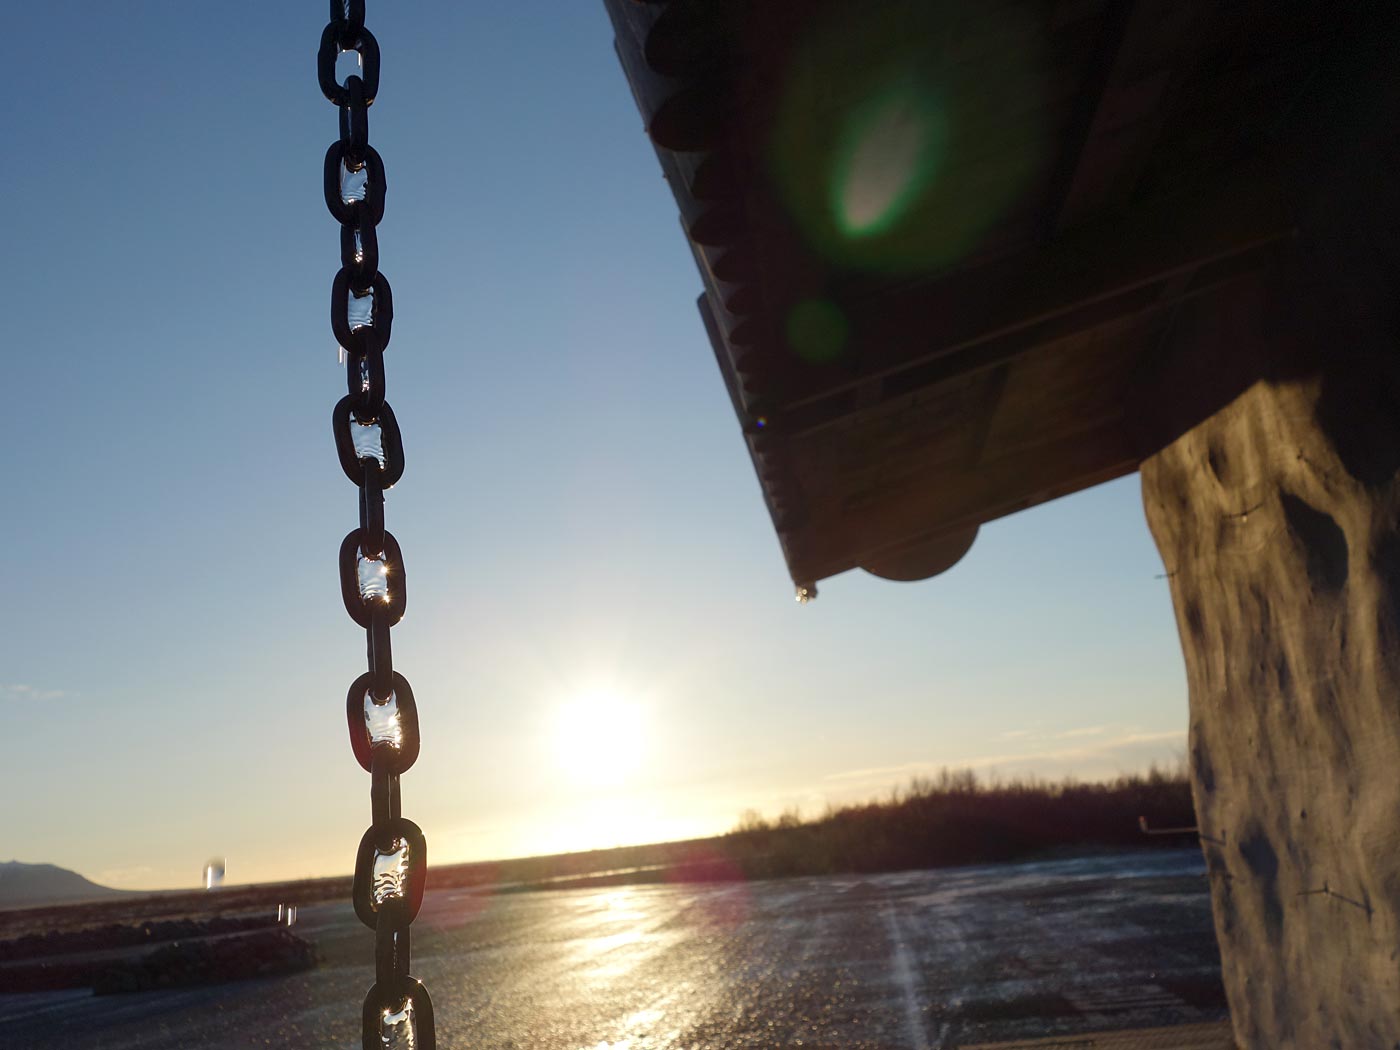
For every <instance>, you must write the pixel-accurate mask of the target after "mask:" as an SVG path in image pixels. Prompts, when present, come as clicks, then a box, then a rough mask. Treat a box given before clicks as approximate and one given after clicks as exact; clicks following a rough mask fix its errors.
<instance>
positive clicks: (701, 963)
mask: <svg viewBox="0 0 1400 1050" xmlns="http://www.w3.org/2000/svg"><path fill="white" fill-rule="evenodd" d="M1204 870H1205V869H1204V865H1203V863H1202V861H1201V856H1200V852H1199V850H1196V849H1187V850H1154V851H1150V852H1140V853H1132V854H1118V855H1110V856H1103V857H1094V858H1080V859H1067V860H1055V861H1044V862H1038V863H1031V864H1017V865H997V866H989V867H976V868H953V869H942V870H937V871H920V872H905V873H898V874H891V875H876V876H869V877H855V876H829V877H821V878H803V879H786V880H776V881H771V882H759V883H747V884H746V883H722V884H710V885H696V884H664V883H663V884H658V885H644V886H628V887H615V886H614V887H609V888H606V889H573V890H558V891H551V892H536V893H516V894H500V895H482V894H476V893H464V892H460V891H451V890H443V891H438V892H435V893H431V894H429V895H428V898H427V899H426V900H425V902H424V905H423V911H422V913H421V914H420V916H419V918H418V921H417V923H415V925H414V939H413V959H414V967H413V969H414V972H415V974H416V975H417V976H418V977H420V978H421V979H422V980H423V981H424V982H425V983H426V984H427V986H428V988H429V990H430V992H431V993H432V997H433V1001H434V1003H435V1006H436V1010H437V1028H438V1045H439V1047H442V1048H443V1050H455V1048H461V1050H516V1048H519V1050H525V1048H531V1050H702V1048H703V1050H709V1048H725V1050H738V1048H750V1047H754V1048H757V1047H763V1048H788V1047H816V1048H831V1050H838V1048H839V1050H855V1048H868V1050H942V1048H954V1047H959V1046H962V1045H965V1044H974V1043H987V1042H994V1041H1001V1040H1011V1039H1024V1038H1030V1037H1035V1036H1049V1035H1059V1034H1066V1033H1079V1032H1086V1031H1094V1030H1105V1029H1119V1028H1134V1027H1152V1026H1162V1025H1173V1024H1187V1023H1192V1022H1201V1021H1210V1020H1216V1019H1219V1018H1222V1017H1224V1016H1225V1005H1224V998H1223V993H1222V992H1221V988H1220V974H1219V958H1218V955H1217V952H1216V948H1215V940H1214V935H1213V930H1212V926H1211V918H1210V908H1209V899H1208V897H1207V892H1206V883H1205V878H1204ZM297 932H299V933H301V934H302V935H304V936H306V937H308V938H309V939H311V940H313V941H314V942H315V943H316V945H317V948H318V951H319V952H320V955H321V957H322V960H323V961H322V964H321V965H320V967H318V968H317V969H316V970H315V971H312V972H310V973H306V974H300V975H297V976H294V977H287V978H278V979H271V980H261V981H248V982H243V983H239V984H230V985H224V986H220V987H215V988H200V989H190V990H182V991H171V992H150V993H142V994H138V995H124V996H112V997H103V998H96V997H93V996H91V995H90V994H88V993H86V992H52V993H42V994H32V995H0V1047H3V1048H4V1050H50V1048H53V1050H57V1048H60V1047H61V1048H64V1050H84V1048H89V1047H91V1048H99V1047H100V1048H103V1050H137V1048H140V1050H177V1048H178V1050H188V1048H192V1047H210V1048H218V1050H222V1048H230V1050H231V1048H234V1047H239V1048H245V1047H262V1046H270V1047H297V1048H300V1047H317V1048H327V1050H354V1048H358V1047H359V1046H360V1033H359V1028H358V1018H359V1003H360V1000H361V999H362V998H363V996H364V993H365V991H366V989H367V987H368V985H369V983H370V982H371V980H372V975H373V935H372V934H371V933H370V932H369V931H368V930H365V929H364V928H363V927H361V926H360V925H359V923H358V922H357V920H356V919H355V917H354V915H353V913H352V912H351V911H350V909H349V906H348V905H343V906H342V905H321V906H316V907H304V908H302V909H301V913H300V922H299V924H298V927H297Z"/></svg>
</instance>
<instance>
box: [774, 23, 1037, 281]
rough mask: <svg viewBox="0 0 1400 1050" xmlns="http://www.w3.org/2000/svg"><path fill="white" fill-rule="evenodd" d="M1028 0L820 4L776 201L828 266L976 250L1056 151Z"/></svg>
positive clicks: (888, 268) (779, 141)
mask: <svg viewBox="0 0 1400 1050" xmlns="http://www.w3.org/2000/svg"><path fill="white" fill-rule="evenodd" d="M1030 6H1031V5H1021V6H1018V5H1016V4H988V5H980V4H967V3H964V2H962V0H921V2H920V3H916V4H910V3H906V2H900V0H867V2H866V3H862V4H833V5H828V6H827V7H826V9H825V10H824V11H823V13H822V14H820V15H817V16H813V18H812V19H811V20H810V21H809V23H808V24H807V26H806V27H805V29H804V36H803V39H802V40H801V41H800V42H799V44H798V46H797V47H795V48H794V50H793V51H792V53H791V54H790V56H789V59H788V63H787V65H786V66H785V68H784V70H783V71H782V74H781V86H780V88H779V92H778V104H777V108H776V110H775V112H774V117H773V121H772V124H771V130H770V133H769V138H768V141H767V143H766V145H765V154H766V158H767V167H768V173H769V175H770V178H771V180H772V184H773V188H774V190H775V191H776V194H777V197H778V199H779V200H780V201H781V202H782V204H783V206H784V208H785V209H786V211H787V213H788V215H789V216H790V217H791V219H792V220H793V222H794V224H795V226H796V227H797V229H798V231H799V232H800V234H801V235H802V236H803V237H804V239H805V240H806V241H807V243H808V245H809V247H810V248H811V249H812V250H813V251H814V252H815V253H817V254H818V255H821V256H822V257H823V258H825V259H826V260H827V261H828V262H830V263H831V264H833V265H834V266H837V267H841V268H850V269H864V270H874V271H882V272H887V273H895V274H900V275H925V274H927V275H933V274H937V273H939V272H941V271H944V270H946V269H948V268H950V267H953V266H956V265H958V264H959V263H960V262H962V261H963V260H965V259H967V258H969V257H970V256H972V255H974V254H975V253H976V252H977V251H978V249H979V248H980V247H981V246H982V245H983V244H985V243H986V242H987V240H988V237H989V235H990V234H992V233H993V232H994V231H996V229H997V227H998V225H999V224H1001V223H1003V222H1004V221H1005V220H1007V219H1008V218H1009V217H1011V216H1013V215H1015V214H1017V213H1018V205H1021V204H1022V203H1023V202H1024V200H1025V197H1026V194H1027V193H1028V191H1031V190H1033V188H1034V187H1035V186H1036V185H1038V176H1039V175H1040V174H1041V173H1043V172H1044V170H1045V165H1046V162H1047V155H1048V143H1049V141H1050V131H1051V126H1052V124H1053V122H1054V118H1053V115H1052V111H1053V107H1052V106H1051V105H1050V103H1049V101H1048V100H1047V93H1046V90H1045V82H1044V75H1043V69H1044V66H1045V63H1044V59H1043V56H1042V48H1043V42H1042V39H1041V38H1042V35H1043V34H1042V33H1041V32H1040V31H1039V26H1038V25H1037V23H1036V21H1035V20H1034V18H1032V17H1031V11H1030Z"/></svg>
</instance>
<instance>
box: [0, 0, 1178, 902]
mask: <svg viewBox="0 0 1400 1050" xmlns="http://www.w3.org/2000/svg"><path fill="white" fill-rule="evenodd" d="M324 19H325V5H324V4H321V3H311V2H307V3H298V4H288V3H285V2H282V0H276V2H273V0H263V2H252V3H245V4H241V5H237V6H236V7H232V8H231V7H229V5H226V4H213V3H190V2H180V3H176V2H174V0H142V2H140V3H136V4H129V5H121V6H119V7H118V6H114V5H104V4H92V3H86V4H79V3H73V2H64V0H54V2H51V3H45V4H31V5H23V6H20V7H17V8H15V9H14V10H12V11H9V12H7V15H6V22H7V30H8V33H7V36H8V48H7V51H8V55H9V59H10V60H9V62H8V63H7V67H6V72H5V77H6V79H7V81H8V84H7V90H6V93H5V102H4V110H3V116H0V131H3V136H4V140H5V142H6V143H7V149H6V154H7V159H6V162H5V163H4V164H3V165H0V199H3V200H4V201H5V208H4V214H5V223H4V228H5V238H4V245H5V247H4V250H3V252H0V276H2V277H3V281H2V282H0V287H3V290H4V291H3V294H4V299H5V310H4V325H5V329H6V332H5V339H4V345H5V350H4V351H3V363H4V368H5V375H6V389H7V390H8V391H9V394H10V396H9V397H8V398H7V399H6V404H7V409H8V413H9V435H10V447H11V448H12V449H13V450H17V451H18V455H14V454H12V455H11V456H10V457H9V458H8V468H9V469H8V471H7V497H8V498H7V506H8V507H9V511H8V514H7V524H8V527H9V535H10V540H11V542H10V546H9V563H8V565H7V569H6V572H5V577H4V578H5V582H6V584H7V586H6V588H5V590H6V596H7V599H8V600H7V601H6V602H5V603H4V604H3V606H0V657H3V659H0V703H3V704H4V720H5V725H6V727H7V733H6V737H7V743H8V763H9V769H10V771H11V785H12V790H14V791H17V792H19V794H20V798H21V801H20V802H18V803H17V804H16V805H14V806H12V807H11V809H10V818H9V819H8V820H7V822H6V826H7V834H6V839H7V842H8V849H9V851H10V852H11V853H13V854H14V855H15V857H16V858H17V859H21V860H30V861H50V862H54V863H58V864H62V865H64V866H67V867H72V868H76V869H78V870H81V871H83V872H84V873H85V874H88V875H89V876H91V877H94V878H97V879H99V880H101V881H105V882H108V883H111V884H113V885H122V886H133V887H135V886H149V887H157V886H177V885H191V884H194V883H195V882H196V881H197V879H198V876H199V872H200V868H201V865H202V863H203V861H204V860H205V859H206V858H207V857H208V856H210V855H215V854H225V855H227V856H228V858H229V876H230V879H231V880H235V881H248V880H261V879H271V878H291V877H298V876H302V875H317V874H328V873H337V872H346V871H348V870H349V869H350V867H351V865H352V861H353V852H354V847H355V844H356V843H357V842H358V839H359V836H360V833H361V831H362V830H363V827H364V825H365V824H366V823H367V821H368V818H369V807H368V787H369V785H368V777H367V776H365V775H364V774H363V773H362V772H361V771H360V769H359V767H358V766H357V765H356V764H355V762H354V760H353V758H352V757H351V755H350V752H349V747H348V743H347V741H346V739H345V730H344V715H343V711H344V695H345V690H346V688H347V686H348V685H349V683H350V681H351V680H352V679H353V678H354V677H355V676H356V675H358V674H359V673H360V672H361V671H362V670H363V660H364V644H363V634H362V632H361V631H360V630H359V629H358V628H356V627H355V626H354V625H353V624H352V623H351V622H350V620H349V619H348V618H347V617H346V615H345V613H344V610H343V609H342V608H341V605H340V598H339V592H338V584H337V579H336V572H335V555H336V550H337V547H338V545H339V543H340V540H341V538H342V537H343V535H344V534H345V533H346V532H347V531H348V530H349V529H351V528H352V527H354V525H355V524H356V509H355V508H356V503H355V490H354V488H353V486H351V485H350V484H349V483H348V482H347V481H346V480H345V478H344V477H343V475H341V473H340V470H339V468H338V466H337V462H336V458H335V453H334V449H333V446H332V441H331V434H330V413H331V408H332V406H333V405H334V404H335V401H336V399H337V398H338V397H339V396H340V394H341V392H342V390H343V386H342V384H343V379H342V376H341V372H340V369H339V366H338V365H337V362H336V348H335V343H334V340H333V338H332V337H331V334H330V331H329V325H328V322H327V317H326V315H327V306H326V304H327V300H328V295H329V288H330V282H331V278H332V276H333V275H334V273H335V270H336V268H337V265H338V248H337V244H338V242H337V227H336V225H335V223H334V221H333V220H332V219H331V218H330V216H329V215H328V214H327V213H326V210H325V207H324V204H323V203H322V200H321V188H320V179H321V159H322V156H323V154H324V151H325V148H326V146H327V145H328V144H329V142H330V141H331V139H332V138H333V137H334V135H335V133H336V114H335V110H334V108H333V107H332V106H331V105H330V104H329V103H327V102H325V101H324V100H323V99H322V98H321V96H320V94H319V92H318V90H317V87H316V79H315V69H314V58H315V49H316V44H317V41H318V39H319V35H320V31H321V27H322V25H323V24H324ZM368 24H369V25H370V27H371V28H372V29H373V30H374V32H375V33H376V35H377V36H378V38H379V41H380V44H381V46H382V48H383V51H384V72H383V86H382V89H381V93H380V97H379V100H378V101H377V102H376V104H375V106H374V108H373V110H372V113H371V124H370V134H371V141H372V142H373V143H374V145H375V146H376V147H377V149H378V150H379V151H380V153H381V154H382V155H383V157H384V160H385V164H386V167H387V171H388V184H389V195H388V207H387V212H386V216H385V220H384V222H383V224H382V225H381V226H380V252H381V267H382V269H383V271H384V272H385V273H386V274H387V275H388V276H389V278H390V280H391V281H392V282H393V288H394V299H395V323H394V341H393V345H392V347H391V348H390V350H389V353H388V355H387V368H388V375H389V396H390V400H391V401H392V403H393V405H394V408H395V410H396V412H397V415H398V418H399V420H400V422H401V424H402V426H403V429H404V435H405V445H406V448H407V457H408V470H407V472H406V474H405V476H404V479H403V481H402V482H401V484H400V485H399V486H398V487H397V488H396V489H395V490H394V491H393V492H392V493H390V495H389V497H388V504H387V515H388V522H389V527H390V528H391V529H392V530H393V531H394V533H395V534H396V535H397V537H398V539H399V540H400V542H401V544H402V545H403V549H404V552H405V560H406V565H407V571H408V577H409V587H410V601H409V610H408V616H407V618H406V619H405V620H404V622H403V624H402V625H401V626H400V627H399V628H397V629H396V631H395V635H394V650H395V651H394V656H395V664H396V666H397V667H398V668H399V669H400V670H401V671H402V672H403V673H404V674H405V675H406V676H407V677H408V678H409V680H410V681H411V682H412V683H413V686H414V690H415V692H416V694H417V697H418V702H419V706H420V710H421V717H422V722H423V730H424V744H423V751H422V757H421V758H420V760H419V762H418V765H417V766H416V767H415V768H414V769H413V770H412V771H411V772H410V773H409V774H408V775H407V776H405V778H404V782H403V783H404V810H405V814H406V815H408V816H411V817H413V818H414V819H415V820H417V821H418V823H419V824H421V825H422V826H423V827H424V829H425V831H426V832H427V835H428V841H429V845H430V850H431V855H432V857H433V858H434V860H435V861H448V860H457V859H473V858H484V857H492V856H503V855H510V854H522V853H531V852H539V851H544V850H552V849H559V848H581V847H585V846H589V845H609V844H612V843H614V842H625V841H634V840H638V839H650V838H657V837H678V836H684V835H690V834H700V833H706V832H711V831H719V830H724V829H725V828H727V827H729V826H731V825H732V824H733V823H734V821H735V818H736V817H737V815H738V813H739V812H740V811H741V810H743V809H745V808H749V807H753V808H757V809H760V810H764V811H768V812H776V811H778V810H780V809H782V808H784V807H786V806H791V805H799V806H802V807H805V808H807V809H808V810H812V809H816V808H819V807H820V806H821V805H822V804H823V803H824V801H826V800H836V801H839V800H842V799H851V798H858V797H864V796H866V795H869V794H874V793H881V792H883V791H885V790H887V789H888V787H889V786H891V785H892V784H893V783H896V782H899V781H903V780H907V778H908V776H909V775H910V774H911V773H915V772H919V771H922V770H925V769H929V768H936V767H938V766H940V765H944V764H948V765H961V764H973V765H975V766H978V767H979V768H987V769H996V770H1000V771H1003V772H1008V773H1010V772H1023V771H1035V772H1041V773H1045V774H1050V775H1058V774H1060V773H1063V772H1075V773H1078V774H1080V775H1084V776H1099V775H1106V774H1110V773H1112V772H1114V771H1116V770H1118V769H1132V768H1138V767H1139V766H1141V765H1144V764H1145V763H1146V762H1148V761H1151V760H1153V759H1166V760H1170V758H1171V756H1172V755H1173V754H1174V753H1175V752H1177V751H1179V750H1180V749H1181V747H1182V745H1183V743H1184V729H1185V724H1186V691H1185V682H1184V675H1183V669H1182V663H1181V657H1180V655H1179V648H1178V645H1177V639H1176V631H1175V627H1174V624H1173V621H1172V615H1171V607H1170V599H1169V596H1168V592H1167V586H1166V582H1165V581H1164V580H1162V579H1159V578H1156V577H1157V576H1158V574H1160V573H1161V572H1162V568H1161V563H1160V561H1159V560H1158V558H1157V555H1156V553H1155V550H1154V548H1153V546H1152V543H1151V539H1150V537H1149V536H1148V534H1147V530H1146V526H1145V524H1144V522H1143V515H1142V509H1141V501H1140V496H1139V489H1138V481H1137V479H1136V478H1128V479H1124V480H1122V481H1119V482H1116V483H1114V484H1110V485H1106V486H1103V487H1100V488H1098V489H1095V490H1093V491H1090V492H1087V493H1083V494H1081V495H1079V496H1075V497H1072V498H1070V499H1066V500H1062V501H1060V502H1057V503H1055V504H1051V505H1048V506H1045V507H1041V508H1037V509H1035V510H1032V511H1029V512H1026V513H1023V514H1020V515H1017V516H1015V517H1013V518H1010V519H1007V520H1005V521H1003V522H999V523H996V524H994V525H992V526H989V527H987V528H985V529H984V530H983V532H982V535H981V536H980V538H979V539H978V542H977V544H976V545H975V546H974V547H973V549H972V552H971V553H970V554H969V555H968V557H967V558H966V559H965V560H964V561H963V562H962V563H961V564H960V565H959V566H957V567H956V568H955V569H953V570H952V571H951V572H949V573H948V574H946V575H944V576H942V577H939V578H937V579H935V580H933V581H928V582H925V583H920V584H894V583H889V582H884V581H880V580H876V579H874V578H871V577H868V576H864V575H863V574H859V573H852V574H847V575H845V576H843V577H839V578H837V579H834V580H831V581H828V582H827V583H825V584H823V586H822V593H821V598H820V599H819V600H818V601H817V602H815V603H813V604H812V605H810V606H807V607H799V606H797V605H796V604H795V603H794V602H793V601H792V592H791V586H790V583H789V581H788V579H787V576H786V572H785V569H784V566H783V562H782V557H781V554H780V551H779V549H778V545H777V541H776V539H775V538H774V535H773V531H772V528H771V525H770V523H769V520H768V518H767V514H766V511H765V510H764V507H763V504H762V500H761V497H760V494H759V491H758V484H757V481H756V480H755V478H754V477H753V474H752V470H751V468H750V466H749V463H748V459H747V456H746V454H745V451H744V447H743V443H742V441H741V439H740V436H739V433H738V429H737V424H736V423H735V420H734V418H733V415H732V412H731V410H730V408H729V405H728V401H727V398H726V396H725V393H724V388H723V385H722V383H721V381H720V378H719V376H718V375H717V373H716V370H715V366H714V362H713V359H712V357H711V355H710V352H709V349H708V347H707V345H706V342H705V336H704V332H703V330H702V328H701V325H700V323H699V320H698V318H697V316H696V313H695V305H694V300H695V296H696V294H697V293H698V291H699V288H700V282H699V278H698V276H697V274H696V273H695V271H694V266H693V263H692V261H691V258H690V254H689V251H688V250H687V248H686V245H685V243H684V241H683V240H682V238H681V236H680V234H679V232H678V229H677V224H676V218H675V209H674V205H673V202H672V200H671V198H670V195H669V192H668V190H667V189H666V186H665V183H664V182H663V181H662V179H661V175H660V172H659V170H658V168H657V164H656V160H655V157H654V155H653V154H652V153H651V150H650V147H649V145H648V144H647V141H646V138H645V136H644V134H643V132H642V128H641V123H640V118H639V116H638V114H637V112H636V110H635V108H634V106H633V102H632V99H631V96H630V93H629V91H628V89H627V85H626V82H625V81H624V79H623V77H622V74H621V72H620V70H619V69H618V67H617V64H616V60H615V58H614V56H613V52H612V46H611V30H610V27H609V25H608V21H607V18H606V15H605V13H604V11H603V8H602V4H601V2H597V0H594V2H588V3H583V2H573V0H570V2H568V3H565V2H562V0H555V2H553V3H549V4H534V5H519V4H516V5H478V4H473V5H457V4H452V5H449V4H432V5H427V4H423V5H388V4H381V3H374V2H371V4H370V11H369V18H368ZM600 694H602V695H608V696H611V697H613V698H614V700H613V702H612V706H611V707H610V708H609V710H612V711H615V712H617V715H616V717H617V719H618V722H619V724H618V726H617V731H616V738H617V739H618V740H620V741H629V742H635V743H636V744H637V746H638V747H639V749H640V754H639V756H638V759H637V761H636V762H635V763H632V764H630V765H629V767H628V769H627V770H626V773H625V775H623V776H621V777H620V778H602V779H601V780H600V779H599V778H594V777H590V776H588V775H587V770H586V769H582V770H581V769H580V768H579V765H578V763H576V762H572V761H570V760H569V756H568V754H567V751H568V746H569V745H568V740H567V737H568V730H567V726H568V724H569V723H568V721H567V719H565V718H563V716H561V713H560V712H561V711H565V710H567V709H568V708H569V705H570V704H571V703H575V702H577V700H578V698H579V697H580V696H583V697H587V696H597V695H600Z"/></svg>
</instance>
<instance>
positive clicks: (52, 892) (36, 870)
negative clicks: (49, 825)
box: [0, 860, 122, 908]
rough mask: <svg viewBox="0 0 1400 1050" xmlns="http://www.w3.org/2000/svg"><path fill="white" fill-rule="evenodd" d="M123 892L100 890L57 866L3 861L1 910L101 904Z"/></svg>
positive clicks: (0, 895) (95, 885) (0, 863)
mask: <svg viewBox="0 0 1400 1050" xmlns="http://www.w3.org/2000/svg"><path fill="white" fill-rule="evenodd" d="M121 892H122V891H121V890H114V889H112V888H111V887H110V886H99V885H98V884H97V883H95V882H90V881H88V880H87V879H85V878H83V877H82V876H81V875H79V874H78V873H77V872H76V871H69V870H68V869H67V868H60V867H58V866H57V865H54V864H25V863H24V862H23V861H19V860H9V861H0V908H34V907H40V906H42V905H45V904H65V903H67V902H69V901H88V900H98V899H100V898H103V897H112V896H116V895H118V894H120V893H121Z"/></svg>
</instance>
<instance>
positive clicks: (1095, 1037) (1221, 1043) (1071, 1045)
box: [962, 1021, 1235, 1050]
mask: <svg viewBox="0 0 1400 1050" xmlns="http://www.w3.org/2000/svg"><path fill="white" fill-rule="evenodd" d="M962 1050H1235V1034H1234V1032H1233V1031H1232V1030H1231V1028H1230V1022H1229V1021H1218V1022H1215V1023H1213V1024H1183V1025H1172V1026H1171V1027H1169V1028H1134V1029H1125V1030H1122V1031H1117V1032H1090V1033H1086V1034H1084V1035H1070V1036H1051V1037H1050V1038H1048V1039H1019V1040H1016V1041H1014V1042H1010V1043H977V1044H975V1045H973V1044H968V1045H965V1046H964V1047H963V1048H962Z"/></svg>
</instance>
